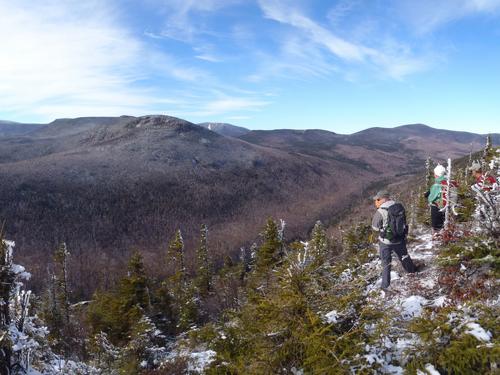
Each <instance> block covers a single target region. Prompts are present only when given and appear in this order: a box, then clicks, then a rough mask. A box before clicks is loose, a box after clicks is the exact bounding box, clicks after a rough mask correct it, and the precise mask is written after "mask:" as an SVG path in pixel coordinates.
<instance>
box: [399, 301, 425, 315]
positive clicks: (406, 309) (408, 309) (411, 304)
mask: <svg viewBox="0 0 500 375" xmlns="http://www.w3.org/2000/svg"><path fill="white" fill-rule="evenodd" d="M428 302H429V301H428V300H427V299H425V298H424V297H422V296H409V297H408V298H406V299H405V300H403V301H402V302H401V306H402V308H403V311H402V316H403V318H404V319H411V318H413V317H418V316H420V315H422V310H423V307H422V306H423V305H425V304H427V303H428Z"/></svg>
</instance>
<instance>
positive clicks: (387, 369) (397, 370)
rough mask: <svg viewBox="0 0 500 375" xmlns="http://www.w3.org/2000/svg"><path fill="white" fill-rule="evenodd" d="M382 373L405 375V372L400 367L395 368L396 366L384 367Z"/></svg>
mask: <svg viewBox="0 0 500 375" xmlns="http://www.w3.org/2000/svg"><path fill="white" fill-rule="evenodd" d="M382 371H383V373H384V374H391V375H403V374H404V370H403V368H402V367H400V366H394V365H390V364H389V365H385V366H382Z"/></svg>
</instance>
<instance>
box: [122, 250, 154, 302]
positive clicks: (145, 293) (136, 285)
mask: <svg viewBox="0 0 500 375" xmlns="http://www.w3.org/2000/svg"><path fill="white" fill-rule="evenodd" d="M148 284H149V281H148V278H147V276H146V271H145V270H144V261H143V258H142V255H141V253H139V252H138V251H135V252H134V253H133V254H132V256H131V258H130V260H129V262H128V272H127V277H125V278H124V279H122V281H121V283H120V290H119V294H120V297H121V299H122V301H123V304H124V308H125V309H128V308H132V307H134V306H138V307H140V308H141V309H142V310H143V311H145V312H148V311H149V310H150V308H151V303H150V298H149V285H148Z"/></svg>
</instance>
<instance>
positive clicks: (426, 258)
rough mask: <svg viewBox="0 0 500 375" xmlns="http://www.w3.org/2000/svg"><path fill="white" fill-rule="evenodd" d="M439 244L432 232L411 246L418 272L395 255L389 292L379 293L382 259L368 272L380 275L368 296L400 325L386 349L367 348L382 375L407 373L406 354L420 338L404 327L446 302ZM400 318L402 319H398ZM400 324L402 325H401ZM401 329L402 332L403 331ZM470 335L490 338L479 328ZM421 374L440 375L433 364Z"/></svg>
mask: <svg viewBox="0 0 500 375" xmlns="http://www.w3.org/2000/svg"><path fill="white" fill-rule="evenodd" d="M435 249H436V244H435V243H433V241H432V236H431V234H430V233H421V234H419V235H417V236H416V238H415V239H414V240H413V241H412V242H410V243H409V244H408V253H409V255H410V257H411V258H412V259H413V260H414V262H415V263H416V264H417V265H418V266H419V267H418V268H419V272H417V273H415V274H407V273H406V272H405V271H404V269H403V268H402V266H401V263H400V262H399V260H398V259H397V257H396V256H395V255H394V256H393V260H392V269H393V270H392V271H391V285H390V287H389V289H388V292H383V291H381V290H380V284H381V277H380V276H381V271H382V269H381V268H382V266H381V263H380V260H374V261H372V262H371V265H370V266H367V267H366V268H367V269H370V268H372V269H373V270H374V272H377V273H378V275H377V276H378V278H377V279H375V280H374V281H373V282H372V283H371V284H369V285H368V287H367V288H366V293H367V294H369V295H370V296H371V297H370V299H371V298H373V300H374V302H376V301H377V300H378V301H379V302H382V303H383V304H384V305H385V306H387V308H391V309H393V310H394V311H395V312H396V318H395V319H396V321H395V323H396V325H398V326H399V328H398V329H399V333H398V334H397V335H399V336H397V338H395V337H394V338H392V339H391V338H389V337H387V339H386V340H385V344H384V345H383V346H384V348H380V347H378V348H377V347H373V346H372V347H367V348H366V355H365V358H366V360H367V361H368V362H373V363H378V364H379V365H380V366H381V367H380V371H381V373H383V374H398V375H399V374H400V375H403V374H404V369H403V367H404V363H405V361H406V360H407V359H406V358H405V355H404V352H405V350H406V349H408V348H410V347H413V346H414V345H415V344H416V343H417V342H418V337H416V336H415V335H413V334H410V333H409V332H406V333H403V332H404V331H405V329H404V326H405V324H407V322H408V321H410V320H411V319H413V318H415V317H419V316H421V314H422V312H423V311H424V307H426V306H435V307H438V306H443V305H445V304H446V302H447V298H446V296H443V295H442V292H441V291H440V287H439V283H438V269H437V266H436V265H435V262H434V259H435V257H436V254H435V251H436V250H435ZM398 316H399V317H398ZM398 322H399V323H398ZM401 329H402V330H401ZM470 331H471V334H473V333H472V332H474V333H475V334H477V335H478V336H480V337H483V338H486V336H485V334H486V335H487V333H486V332H484V330H482V331H481V329H480V327H479V328H478V327H476V326H470ZM420 373H421V374H422V375H435V374H439V372H437V370H436V369H435V368H434V366H433V365H432V364H427V365H426V366H425V372H422V371H420Z"/></svg>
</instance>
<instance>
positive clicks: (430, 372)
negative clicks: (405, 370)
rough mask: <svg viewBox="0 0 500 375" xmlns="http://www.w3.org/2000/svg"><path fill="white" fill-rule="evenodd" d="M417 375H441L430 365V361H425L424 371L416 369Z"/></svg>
mask: <svg viewBox="0 0 500 375" xmlns="http://www.w3.org/2000/svg"><path fill="white" fill-rule="evenodd" d="M417 375H441V374H440V373H439V371H438V370H436V368H435V367H434V366H433V365H431V364H430V363H427V364H426V365H425V372H423V371H420V370H417Z"/></svg>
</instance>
